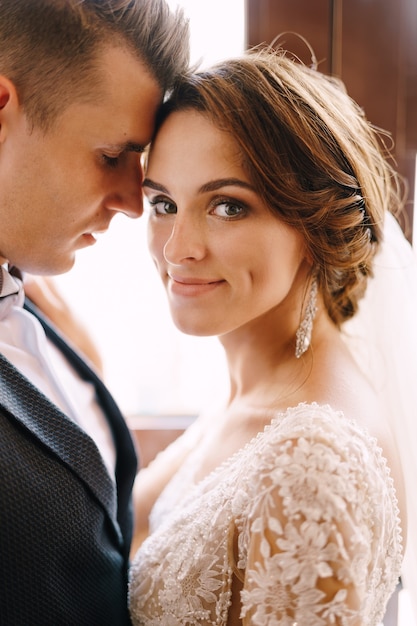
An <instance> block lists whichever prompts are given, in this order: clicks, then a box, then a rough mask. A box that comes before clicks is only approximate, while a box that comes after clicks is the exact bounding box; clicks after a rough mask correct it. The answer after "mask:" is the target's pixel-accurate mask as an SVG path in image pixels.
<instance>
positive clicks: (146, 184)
mask: <svg viewBox="0 0 417 626" xmlns="http://www.w3.org/2000/svg"><path fill="white" fill-rule="evenodd" d="M142 187H149V189H153V190H154V191H161V192H162V193H168V189H167V188H166V187H164V186H163V185H160V184H159V183H155V182H154V181H153V180H151V179H150V178H144V179H143V183H142Z"/></svg>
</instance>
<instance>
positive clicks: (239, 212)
mask: <svg viewBox="0 0 417 626" xmlns="http://www.w3.org/2000/svg"><path fill="white" fill-rule="evenodd" d="M212 213H213V214H214V215H217V216H218V217H223V218H225V219H233V218H237V217H241V216H243V215H244V214H245V213H246V210H245V208H244V207H242V206H241V205H239V204H236V203H235V202H230V201H226V200H224V201H222V202H217V203H216V206H215V207H214V209H213V210H212Z"/></svg>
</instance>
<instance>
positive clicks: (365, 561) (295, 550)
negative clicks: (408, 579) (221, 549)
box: [237, 424, 401, 626]
mask: <svg viewBox="0 0 417 626" xmlns="http://www.w3.org/2000/svg"><path fill="white" fill-rule="evenodd" d="M304 427H305V424H304ZM309 430H310V432H309ZM304 431H305V433H304V434H303V435H302V436H299V437H297V438H292V439H290V440H288V439H287V440H286V441H285V442H284V441H283V442H282V443H280V444H277V445H274V446H269V447H268V448H267V449H265V450H264V451H263V453H262V462H261V471H260V472H259V471H258V473H257V474H256V479H255V480H254V481H253V482H252V484H251V485H250V486H248V487H249V489H248V499H247V503H248V505H247V514H246V515H247V518H246V519H245V516H242V518H241V520H242V525H241V528H240V534H239V561H238V563H237V566H238V568H240V569H241V570H243V571H244V583H243V590H242V613H241V617H242V619H243V624H244V626H248V625H249V624H250V625H253V626H267V625H269V624H272V623H274V624H277V625H278V624H279V625H283V626H284V625H285V626H290V625H291V626H293V625H294V624H309V626H316V625H317V626H319V625H323V624H343V625H346V626H348V625H349V626H353V625H355V626H356V625H357V624H359V623H362V621H361V620H360V621H358V617H359V616H360V617H362V618H366V620H367V621H366V623H372V624H373V623H376V622H377V621H378V619H380V617H382V615H383V613H384V610H385V602H386V598H387V592H388V590H391V592H392V591H393V589H394V587H395V583H396V580H397V576H398V572H397V570H398V567H399V564H398V562H392V563H390V556H389V555H390V554H392V553H393V552H392V550H395V552H396V553H397V554H398V545H397V546H395V549H394V546H393V545H390V543H392V542H395V541H400V538H399V537H395V531H394V529H395V522H396V516H397V511H396V502H395V496H394V493H393V487H392V484H391V482H390V480H389V479H388V470H387V469H386V466H385V463H384V461H383V459H382V457H381V455H380V453H379V452H378V449H377V448H376V446H374V449H369V446H370V445H371V441H372V440H370V439H369V441H368V442H367V445H365V444H364V442H363V441H361V440H360V439H358V438H357V437H356V438H352V437H351V435H352V433H349V434H347V433H346V432H343V431H341V432H339V433H336V432H326V429H325V428H321V429H319V430H318V429H317V427H316V425H315V426H314V427H312V428H310V429H308V428H304ZM258 463H259V459H258ZM258 469H259V468H258ZM375 522H376V523H375ZM397 522H398V520H397ZM399 552H401V550H400V551H399ZM387 555H388V556H387ZM380 560H381V562H380ZM374 594H376V595H377V596H378V594H380V597H381V598H382V599H383V600H381V603H380V606H376V605H378V603H375V595H374ZM372 596H373V598H372ZM368 598H370V600H369V606H367V601H368ZM381 604H382V605H381ZM379 615H380V617H378V616H379ZM370 618H372V619H370ZM368 620H369V621H368Z"/></svg>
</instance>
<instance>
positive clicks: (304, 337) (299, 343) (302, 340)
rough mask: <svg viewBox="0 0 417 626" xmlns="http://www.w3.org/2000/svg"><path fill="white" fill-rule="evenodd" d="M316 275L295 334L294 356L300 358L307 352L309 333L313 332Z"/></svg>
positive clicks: (315, 309)
mask: <svg viewBox="0 0 417 626" xmlns="http://www.w3.org/2000/svg"><path fill="white" fill-rule="evenodd" d="M316 304H317V275H316V274H314V276H313V280H312V282H311V287H310V293H309V296H308V300H307V306H306V310H305V314H304V318H303V319H302V320H301V323H300V325H299V327H298V329H297V332H296V334H295V336H296V344H295V356H296V358H297V359H299V358H300V356H302V355H303V354H304V352H306V350H308V348H309V346H310V342H311V333H312V331H313V320H314V318H315V315H316V312H317V306H316Z"/></svg>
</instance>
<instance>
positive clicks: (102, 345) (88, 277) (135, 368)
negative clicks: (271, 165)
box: [57, 0, 244, 415]
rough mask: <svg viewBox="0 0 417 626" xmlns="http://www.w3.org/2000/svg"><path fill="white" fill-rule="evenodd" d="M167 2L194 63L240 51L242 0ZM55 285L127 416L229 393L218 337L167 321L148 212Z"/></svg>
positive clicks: (194, 409) (188, 409) (201, 404)
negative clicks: (180, 21) (183, 24)
mask: <svg viewBox="0 0 417 626" xmlns="http://www.w3.org/2000/svg"><path fill="white" fill-rule="evenodd" d="M170 4H171V5H172V6H173V7H175V6H177V5H180V6H183V7H184V9H185V11H186V14H187V15H188V17H189V19H190V26H191V61H192V62H197V61H201V64H202V65H203V66H204V65H209V64H211V63H213V62H216V61H218V60H220V59H221V58H224V57H228V56H233V55H235V54H239V53H240V52H241V51H242V50H243V47H244V0H227V2H225V1H224V0H210V2H196V0H182V1H181V0H178V2H176V1H175V2H174V1H171V2H170ZM57 283H58V286H59V288H60V289H61V291H62V292H63V293H64V294H65V297H66V298H67V299H68V300H69V301H70V303H71V306H72V307H73V309H74V311H75V312H76V314H77V315H78V317H79V318H80V319H81V320H82V321H83V323H84V324H85V326H87V328H88V329H89V330H90V333H91V335H92V337H93V338H94V340H95V342H96V344H97V345H98V347H99V349H100V352H101V354H102V357H103V361H104V367H105V380H106V382H107V384H108V386H109V388H110V389H111V391H112V392H113V395H114V396H115V398H116V400H117V402H118V403H119V405H120V407H121V408H122V410H123V411H124V412H125V414H127V415H129V414H130V415H131V414H147V415H149V414H183V413H186V414H188V413H199V412H200V411H201V410H202V409H204V408H205V407H206V406H207V404H208V403H210V404H211V403H212V401H213V400H215V401H216V400H217V399H218V398H219V396H220V395H223V393H224V392H225V391H226V390H227V374H226V368H225V364H224V357H223V351H222V348H221V346H220V344H219V343H218V341H217V339H216V338H201V337H198V338H194V337H188V336H185V335H182V334H181V333H180V332H179V331H178V330H177V329H176V328H175V326H174V325H173V324H172V322H171V319H170V315H169V311H168V307H167V304H166V300H165V294H164V292H163V288H162V285H161V284H160V282H159V277H158V276H157V273H156V270H155V268H154V267H153V264H152V262H151V261H150V259H149V256H148V250H147V242H146V217H142V218H141V219H139V220H129V219H128V218H126V217H124V216H117V217H115V218H114V220H113V222H112V225H111V228H110V231H109V232H108V233H106V235H104V236H103V237H102V238H101V239H100V240H99V241H98V242H97V244H96V245H95V246H93V248H89V249H87V250H81V251H80V252H79V253H78V254H77V261H76V264H75V266H74V268H73V269H72V270H71V271H70V272H69V273H68V274H64V275H62V276H59V277H57Z"/></svg>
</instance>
